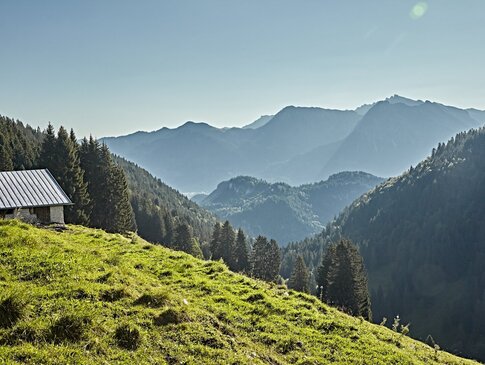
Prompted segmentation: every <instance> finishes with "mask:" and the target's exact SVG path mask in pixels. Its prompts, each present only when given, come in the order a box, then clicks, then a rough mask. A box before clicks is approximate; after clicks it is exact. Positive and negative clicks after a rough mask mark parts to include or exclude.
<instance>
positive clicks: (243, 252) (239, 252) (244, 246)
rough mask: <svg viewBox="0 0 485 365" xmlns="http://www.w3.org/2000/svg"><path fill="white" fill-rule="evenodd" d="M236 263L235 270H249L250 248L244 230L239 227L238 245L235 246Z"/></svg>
mask: <svg viewBox="0 0 485 365" xmlns="http://www.w3.org/2000/svg"><path fill="white" fill-rule="evenodd" d="M235 258H236V265H235V271H238V272H249V269H250V265H249V250H248V243H247V241H246V235H245V234H244V231H243V230H242V229H241V228H239V230H238V231H237V238H236V247H235Z"/></svg>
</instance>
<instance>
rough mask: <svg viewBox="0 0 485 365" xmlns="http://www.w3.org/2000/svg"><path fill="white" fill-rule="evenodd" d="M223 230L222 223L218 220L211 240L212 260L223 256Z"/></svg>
mask: <svg viewBox="0 0 485 365" xmlns="http://www.w3.org/2000/svg"><path fill="white" fill-rule="evenodd" d="M221 230H222V227H221V224H220V223H219V222H217V223H216V224H215V225H214V229H213V231H212V239H211V241H210V248H211V253H212V260H219V259H221V258H222V256H223V252H222V244H221Z"/></svg>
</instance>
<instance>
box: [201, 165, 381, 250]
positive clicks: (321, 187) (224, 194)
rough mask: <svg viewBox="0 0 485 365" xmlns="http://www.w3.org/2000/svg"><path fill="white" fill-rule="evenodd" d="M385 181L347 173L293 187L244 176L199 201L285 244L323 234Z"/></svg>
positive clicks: (251, 230) (254, 233)
mask: <svg viewBox="0 0 485 365" xmlns="http://www.w3.org/2000/svg"><path fill="white" fill-rule="evenodd" d="M382 181H383V179H382V178H378V177H375V176H373V175H370V174H366V173H364V172H342V173H339V174H335V175H332V176H331V177H330V178H329V179H328V180H326V181H320V182H317V183H313V184H307V185H301V186H298V187H293V186H290V185H288V184H285V183H268V182H266V181H264V180H260V179H256V178H253V177H248V176H240V177H236V178H233V179H231V180H228V181H224V182H221V183H220V184H219V185H218V187H217V189H216V190H214V191H213V192H212V193H211V194H210V195H208V196H206V197H204V198H202V197H196V199H198V201H199V204H200V205H201V206H203V207H204V208H206V209H208V210H210V211H211V212H213V213H214V214H216V215H217V216H218V217H220V218H221V219H228V220H229V221H230V222H231V223H232V224H233V225H234V226H235V227H242V228H243V229H244V230H245V231H246V232H247V233H249V234H250V235H252V236H253V237H256V236H258V235H260V234H261V235H264V236H268V237H270V238H274V239H275V240H277V241H278V242H279V243H280V244H282V245H284V244H286V243H288V242H290V241H296V240H301V239H303V238H304V237H307V236H309V235H312V234H315V233H317V232H320V231H321V230H322V228H323V227H324V226H325V224H326V223H327V222H328V221H330V220H331V219H332V218H334V217H335V216H336V215H337V214H338V213H339V212H340V211H341V210H342V209H343V208H344V207H345V206H347V205H348V204H350V203H351V202H352V201H353V200H354V199H356V198H357V197H359V196H360V195H361V194H363V193H364V192H367V191H368V190H370V189H371V188H373V187H375V186H376V185H377V184H379V183H381V182H382Z"/></svg>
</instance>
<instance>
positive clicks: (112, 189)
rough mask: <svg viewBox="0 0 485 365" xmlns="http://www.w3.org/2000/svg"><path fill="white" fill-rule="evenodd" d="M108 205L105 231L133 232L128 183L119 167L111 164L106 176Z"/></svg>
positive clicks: (134, 225) (132, 215)
mask: <svg viewBox="0 0 485 365" xmlns="http://www.w3.org/2000/svg"><path fill="white" fill-rule="evenodd" d="M107 185H108V194H109V204H108V206H107V211H108V214H109V212H110V211H111V214H110V216H109V217H108V218H111V219H108V223H107V226H106V227H105V229H106V230H108V231H111V232H126V231H135V230H136V222H135V216H134V214H133V209H132V207H131V203H130V197H129V191H128V183H127V182H126V178H125V174H124V173H123V170H122V169H121V167H119V166H117V165H115V164H114V163H112V164H111V169H110V171H109V176H108V184H107Z"/></svg>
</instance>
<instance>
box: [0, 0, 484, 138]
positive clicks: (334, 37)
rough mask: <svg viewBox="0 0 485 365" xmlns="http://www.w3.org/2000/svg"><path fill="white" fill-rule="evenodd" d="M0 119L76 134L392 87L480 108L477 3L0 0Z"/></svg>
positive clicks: (227, 118) (229, 121) (480, 7)
mask: <svg viewBox="0 0 485 365" xmlns="http://www.w3.org/2000/svg"><path fill="white" fill-rule="evenodd" d="M0 14H1V21H0V114H3V115H7V116H10V117H15V118H19V119H22V120H24V121H26V122H30V123H31V124H33V125H40V126H41V127H45V125H46V124H47V122H48V121H52V122H53V123H54V124H55V125H56V126H58V125H59V124H60V123H62V124H64V125H66V126H67V127H74V128H75V129H76V130H77V132H78V135H79V136H81V135H86V134H89V133H90V132H91V133H93V134H94V135H95V136H98V137H101V136H105V135H119V134H126V133H128V132H133V131H136V130H140V129H142V130H154V129H159V128H161V127H162V126H177V125H180V124H182V123H183V122H185V121H187V120H194V121H206V122H209V123H210V124H212V125H215V126H240V125H244V124H247V123H250V122H252V121H253V120H255V119H257V118H258V117H259V116H260V115H262V114H271V113H275V112H277V111H278V110H280V109H281V108H282V107H284V106H286V105H290V104H291V105H311V106H322V107H331V108H354V107H356V106H358V105H360V104H363V103H368V102H372V101H374V100H377V99H381V98H384V97H386V96H390V95H392V94H394V93H398V94H401V95H404V96H409V97H413V98H420V99H430V100H434V101H439V102H443V103H448V104H452V105H457V106H461V107H477V108H481V109H485V67H484V65H485V1H484V0H453V1H452V0H434V1H427V2H417V1H407V0H372V1H362V0H355V1H345V0H338V1H330V0H328V1H327V0H304V1H302V0H293V1H289V0H238V1H236V0H234V1H231V0H204V1H202V0H192V1H189V0H172V1H164V0H157V1H141V0H140V1H134V0H132V1H121V0H94V1H90V0H78V1H73V0H59V1H49V0H43V1H39V0H32V1H24V0H0Z"/></svg>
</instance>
